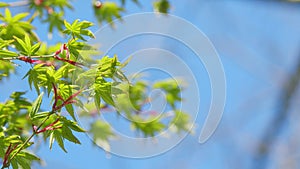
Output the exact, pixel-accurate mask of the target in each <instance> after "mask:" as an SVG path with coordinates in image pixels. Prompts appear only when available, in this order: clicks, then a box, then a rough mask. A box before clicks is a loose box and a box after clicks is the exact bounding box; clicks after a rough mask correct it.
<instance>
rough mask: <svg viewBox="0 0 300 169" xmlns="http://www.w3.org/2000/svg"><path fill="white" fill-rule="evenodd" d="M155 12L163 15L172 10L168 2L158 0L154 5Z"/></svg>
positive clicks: (166, 0)
mask: <svg viewBox="0 0 300 169" xmlns="http://www.w3.org/2000/svg"><path fill="white" fill-rule="evenodd" d="M153 6H154V9H155V11H157V12H161V13H168V12H169V9H170V3H169V1H168V0H157V1H155V2H154V4H153Z"/></svg>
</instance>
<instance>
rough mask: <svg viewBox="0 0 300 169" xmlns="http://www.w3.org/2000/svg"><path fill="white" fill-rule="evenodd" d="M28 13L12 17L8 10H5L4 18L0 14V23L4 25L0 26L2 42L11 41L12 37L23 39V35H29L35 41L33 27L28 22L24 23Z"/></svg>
mask: <svg viewBox="0 0 300 169" xmlns="http://www.w3.org/2000/svg"><path fill="white" fill-rule="evenodd" d="M28 15H29V13H19V14H17V15H15V16H12V14H11V12H10V10H9V9H8V8H6V9H5V13H4V16H3V15H1V14H0V21H3V23H4V25H1V29H0V37H1V38H2V39H4V40H12V39H13V36H16V37H18V38H24V35H26V34H29V36H30V37H32V38H33V39H36V36H35V34H34V33H33V31H32V30H33V28H34V27H33V25H31V23H30V21H24V19H25V18H26V17H27V16H28Z"/></svg>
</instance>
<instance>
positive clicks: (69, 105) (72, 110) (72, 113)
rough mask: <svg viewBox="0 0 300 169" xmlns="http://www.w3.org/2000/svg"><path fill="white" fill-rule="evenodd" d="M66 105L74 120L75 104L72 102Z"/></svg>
mask: <svg viewBox="0 0 300 169" xmlns="http://www.w3.org/2000/svg"><path fill="white" fill-rule="evenodd" d="M65 107H66V110H67V112H68V113H69V114H70V115H71V117H72V118H73V120H76V118H75V113H74V108H73V105H72V104H68V105H66V106H65Z"/></svg>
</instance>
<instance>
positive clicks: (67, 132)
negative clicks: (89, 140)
mask: <svg viewBox="0 0 300 169" xmlns="http://www.w3.org/2000/svg"><path fill="white" fill-rule="evenodd" d="M62 134H63V137H64V138H65V139H67V140H69V141H71V142H73V143H75V144H81V143H80V141H79V140H78V139H77V138H76V137H75V136H74V134H73V132H72V130H71V129H70V128H69V127H67V126H65V125H64V126H63V127H62Z"/></svg>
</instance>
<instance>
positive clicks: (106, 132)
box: [90, 120, 115, 151]
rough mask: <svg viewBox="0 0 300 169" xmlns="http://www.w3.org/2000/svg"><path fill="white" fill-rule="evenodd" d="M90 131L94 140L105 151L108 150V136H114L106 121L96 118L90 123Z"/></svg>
mask: <svg viewBox="0 0 300 169" xmlns="http://www.w3.org/2000/svg"><path fill="white" fill-rule="evenodd" d="M90 132H91V133H92V134H93V136H94V137H93V140H94V142H95V143H96V144H97V145H99V146H101V147H102V148H103V149H104V150H105V151H109V150H110V146H109V143H108V140H109V138H111V137H113V136H115V134H114V133H113V131H112V130H111V127H110V125H109V124H108V123H105V122H103V121H100V120H97V121H95V122H94V123H92V125H91V129H90Z"/></svg>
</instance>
